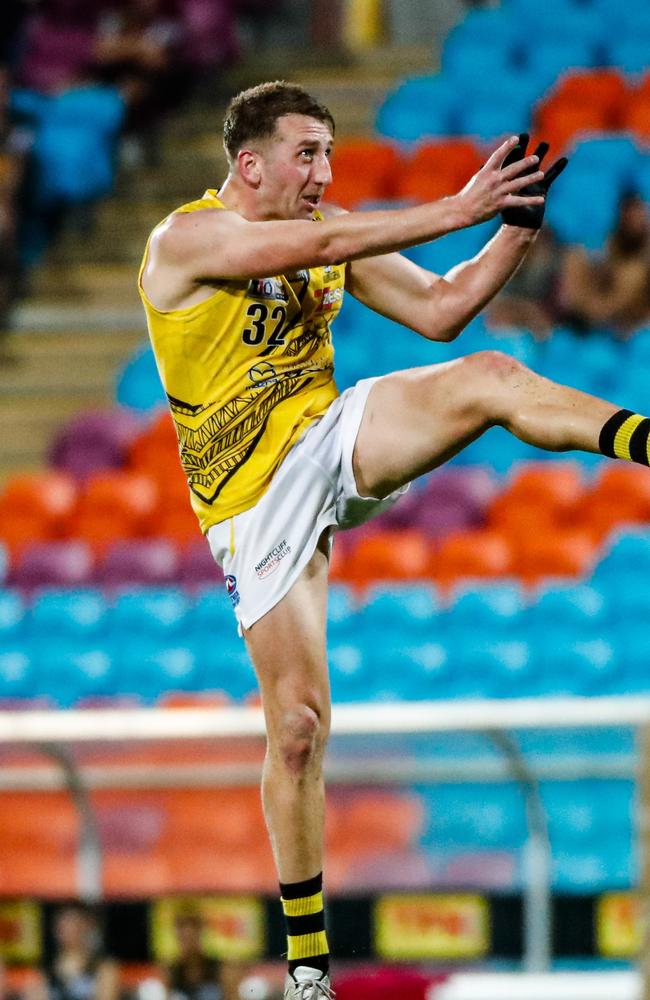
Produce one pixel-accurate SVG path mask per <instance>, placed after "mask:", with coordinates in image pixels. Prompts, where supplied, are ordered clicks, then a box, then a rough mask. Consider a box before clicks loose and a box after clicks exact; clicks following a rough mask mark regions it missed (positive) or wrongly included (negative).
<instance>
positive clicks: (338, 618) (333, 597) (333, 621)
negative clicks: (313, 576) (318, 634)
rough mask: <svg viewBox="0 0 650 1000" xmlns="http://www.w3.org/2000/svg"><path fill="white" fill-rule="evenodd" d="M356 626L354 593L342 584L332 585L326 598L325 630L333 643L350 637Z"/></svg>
mask: <svg viewBox="0 0 650 1000" xmlns="http://www.w3.org/2000/svg"><path fill="white" fill-rule="evenodd" d="M356 626H357V603H356V601H355V598H354V592H353V591H352V590H351V588H350V587H346V586H345V584H343V583H333V584H332V585H331V586H330V588H329V593H328V598H327V630H328V635H329V637H330V638H331V639H332V640H333V641H335V642H336V641H337V639H339V638H340V637H348V636H350V635H351V634H352V633H353V632H354V631H355V629H356Z"/></svg>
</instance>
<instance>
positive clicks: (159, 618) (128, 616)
mask: <svg viewBox="0 0 650 1000" xmlns="http://www.w3.org/2000/svg"><path fill="white" fill-rule="evenodd" d="M190 607H191V605H190V602H189V600H188V598H187V597H186V596H185V595H184V594H183V593H182V592H181V591H179V590H176V589H175V588H171V587H164V588H151V587H143V588H141V589H138V590H130V591H128V592H126V593H123V594H119V595H118V596H117V598H116V600H115V601H114V603H113V605H112V607H111V609H110V611H109V613H108V628H109V630H110V631H111V632H112V633H113V634H114V635H115V636H116V637H119V636H125V635H133V634H136V633H137V634H139V635H150V636H152V637H153V638H157V639H159V640H165V641H167V640H168V639H171V638H172V637H175V636H179V635H184V634H185V630H186V622H187V618H188V616H189V614H190Z"/></svg>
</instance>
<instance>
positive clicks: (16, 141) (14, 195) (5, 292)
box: [0, 65, 31, 337]
mask: <svg viewBox="0 0 650 1000" xmlns="http://www.w3.org/2000/svg"><path fill="white" fill-rule="evenodd" d="M30 142H31V137H30V136H29V134H28V133H26V132H25V131H24V130H21V129H18V128H15V127H12V126H11V125H10V123H9V71H8V69H7V67H6V66H2V65H0V330H1V328H2V327H3V326H4V324H5V322H6V320H7V314H8V312H9V309H10V307H11V304H12V302H13V300H14V298H15V296H16V294H17V291H18V285H19V266H18V215H19V199H20V193H21V189H22V184H23V179H24V174H25V163H26V154H27V151H28V149H29V145H30ZM0 337H1V333H0Z"/></svg>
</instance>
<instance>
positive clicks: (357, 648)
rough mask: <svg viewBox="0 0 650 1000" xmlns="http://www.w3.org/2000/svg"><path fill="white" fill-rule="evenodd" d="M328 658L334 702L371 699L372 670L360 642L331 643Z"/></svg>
mask: <svg viewBox="0 0 650 1000" xmlns="http://www.w3.org/2000/svg"><path fill="white" fill-rule="evenodd" d="M327 659H328V664H329V673H330V684H331V688H332V700H333V701H334V702H350V701H369V700H370V698H371V691H370V681H371V678H372V672H371V668H370V664H369V663H368V661H367V659H366V655H365V650H364V649H363V647H362V646H361V645H360V644H359V643H355V642H342V643H331V644H330V646H329V649H328V652H327Z"/></svg>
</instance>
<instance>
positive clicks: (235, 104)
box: [223, 80, 334, 161]
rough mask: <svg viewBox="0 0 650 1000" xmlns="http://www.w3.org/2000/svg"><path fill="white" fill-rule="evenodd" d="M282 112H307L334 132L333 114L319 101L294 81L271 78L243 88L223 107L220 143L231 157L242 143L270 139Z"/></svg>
mask: <svg viewBox="0 0 650 1000" xmlns="http://www.w3.org/2000/svg"><path fill="white" fill-rule="evenodd" d="M283 115H306V116H307V117H308V118H316V119H317V120H318V121H321V122H325V124H326V125H328V126H329V128H330V129H331V130H332V135H333V134H334V118H333V117H332V115H331V113H330V111H328V109H327V108H326V107H325V105H324V104H319V103H318V101H317V100H315V99H314V98H313V97H312V96H311V95H310V94H308V93H307V91H306V90H303V89H302V87H299V86H298V84H296V83H287V82H286V81H285V80H273V81H272V82H270V83H260V84H258V85H257V86H256V87H249V88H248V90H242V92H241V93H240V94H237V96H236V97H233V99H232V100H231V102H230V104H229V105H228V107H227V109H226V117H225V119H224V123H223V144H224V147H225V149H226V153H227V154H228V157H229V159H230V160H231V161H233V160H234V159H235V158H236V156H237V153H238V152H239V150H240V149H241V148H242V146H245V145H246V143H248V142H251V141H255V140H256V139H270V138H271V137H272V136H273V135H274V134H275V129H276V125H277V121H278V118H282V116H283Z"/></svg>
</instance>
